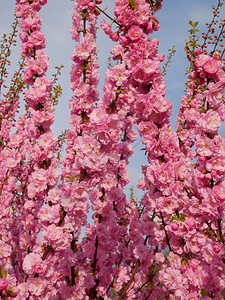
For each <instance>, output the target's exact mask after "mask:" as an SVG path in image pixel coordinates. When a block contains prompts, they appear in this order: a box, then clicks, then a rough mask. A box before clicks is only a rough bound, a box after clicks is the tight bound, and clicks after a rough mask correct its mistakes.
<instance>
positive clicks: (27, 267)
mask: <svg viewBox="0 0 225 300" xmlns="http://www.w3.org/2000/svg"><path fill="white" fill-rule="evenodd" d="M37 264H39V265H42V264H43V262H42V259H41V257H40V256H39V255H38V254H35V253H30V254H27V255H26V256H25V258H24V260H23V270H24V271H25V272H26V273H28V274H33V273H34V267H35V266H36V265H37Z"/></svg>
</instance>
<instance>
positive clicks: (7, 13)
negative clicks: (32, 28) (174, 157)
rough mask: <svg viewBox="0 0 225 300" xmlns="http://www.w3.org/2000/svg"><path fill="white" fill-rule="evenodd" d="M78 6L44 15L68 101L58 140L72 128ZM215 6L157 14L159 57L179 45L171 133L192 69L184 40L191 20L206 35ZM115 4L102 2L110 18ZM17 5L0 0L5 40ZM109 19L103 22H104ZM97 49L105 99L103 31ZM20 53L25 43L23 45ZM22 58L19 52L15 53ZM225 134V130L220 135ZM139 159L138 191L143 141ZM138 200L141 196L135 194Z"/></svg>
mask: <svg viewBox="0 0 225 300" xmlns="http://www.w3.org/2000/svg"><path fill="white" fill-rule="evenodd" d="M73 3H74V2H73V1H71V0H48V3H47V4H46V5H45V6H44V7H43V8H42V10H41V12H40V13H41V17H42V22H43V29H42V31H43V32H44V34H45V37H46V39H47V47H46V49H45V51H46V52H47V54H48V55H49V58H50V65H51V67H50V69H49V71H48V74H47V76H48V77H50V75H51V74H53V73H54V72H55V69H54V67H55V66H59V65H60V64H63V65H64V66H65V67H64V69H63V70H62V75H61V78H60V81H59V83H60V84H61V86H62V88H63V96H62V97H61V98H60V99H59V104H58V106H57V108H56V117H55V124H53V126H52V130H53V132H54V133H55V134H56V135H58V134H60V133H61V131H63V130H65V129H67V128H69V108H68V103H69V99H70V97H71V96H72V91H71V90H70V87H69V81H70V70H71V64H72V60H71V56H72V54H73V48H74V46H75V42H74V41H73V40H72V39H71V34H70V28H71V14H72V13H73ZM212 4H214V5H217V1H216V0H164V1H163V8H162V10H161V11H159V12H158V13H157V16H158V20H159V22H160V30H159V31H158V32H156V33H155V34H154V36H153V37H157V38H158V39H159V42H160V43H159V53H160V54H164V55H165V56H167V54H168V49H169V48H171V47H172V46H173V45H175V49H176V55H175V57H173V59H172V64H171V65H170V67H169V69H168V71H167V75H166V76H165V77H164V78H165V82H166V85H167V88H166V97H167V98H168V99H170V101H171V102H172V104H173V115H172V118H171V123H172V127H173V128H175V119H176V115H177V112H178V110H179V106H180V99H181V96H182V95H183V94H184V89H185V85H184V83H185V81H186V79H187V78H186V75H185V71H186V67H187V65H188V62H187V59H186V55H185V51H184V47H185V38H188V30H189V29H190V26H189V25H188V22H189V20H193V21H199V29H200V32H201V31H206V27H205V22H207V21H210V20H211V18H212ZM113 6H114V1H113V0H103V3H102V4H101V5H100V7H101V8H102V9H104V8H105V7H108V9H107V13H108V14H109V15H111V16H113ZM14 9H15V1H13V0H0V36H2V34H3V33H9V32H10V30H11V29H10V25H11V23H12V21H13V13H14ZM221 17H223V18H224V17H225V9H224V7H223V8H222V12H221ZM102 18H104V19H105V20H106V21H108V20H107V18H106V17H105V16H100V20H101V19H102ZM97 43H98V46H99V65H100V75H101V80H100V85H99V91H100V93H101V90H102V87H103V84H104V76H105V75H104V74H105V70H106V68H107V58H108V57H109V56H110V48H111V47H112V46H113V45H114V44H113V43H112V42H111V41H110V39H109V38H108V37H107V36H105V35H104V34H103V32H102V30H101V29H99V32H98V39H97ZM18 47H20V43H18ZM16 52H17V54H18V53H19V48H18V49H17V50H16ZM12 65H13V66H15V65H16V54H15V56H14V58H13V60H12ZM224 130H225V127H224V125H223V126H222V128H221V133H223V132H224ZM134 148H135V155H133V157H132V158H131V160H130V165H129V167H128V171H129V173H130V175H131V178H132V179H131V182H130V184H129V186H131V185H133V186H135V185H136V182H137V180H138V178H140V177H141V165H143V164H146V158H145V157H144V151H140V149H141V148H142V145H141V142H140V140H138V141H137V142H135V143H134ZM136 194H137V196H140V195H141V194H140V192H138V191H136Z"/></svg>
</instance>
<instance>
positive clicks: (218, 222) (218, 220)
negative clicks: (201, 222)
mask: <svg viewBox="0 0 225 300" xmlns="http://www.w3.org/2000/svg"><path fill="white" fill-rule="evenodd" d="M221 222H222V219H217V224H218V229H219V235H220V239H221V241H222V243H223V244H224V239H223V233H222V228H221Z"/></svg>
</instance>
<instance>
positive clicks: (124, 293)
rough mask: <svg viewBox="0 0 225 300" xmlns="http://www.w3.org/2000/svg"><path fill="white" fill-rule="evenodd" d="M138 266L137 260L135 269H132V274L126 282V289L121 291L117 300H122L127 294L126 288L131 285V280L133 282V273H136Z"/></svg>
mask: <svg viewBox="0 0 225 300" xmlns="http://www.w3.org/2000/svg"><path fill="white" fill-rule="evenodd" d="M139 265H140V259H138V261H137V262H136V265H135V267H134V269H133V272H132V274H131V277H130V280H129V281H128V283H127V285H126V287H125V288H124V290H123V291H122V294H121V295H120V297H119V299H118V300H122V299H123V297H124V296H125V295H126V292H127V290H128V288H129V286H130V285H131V283H132V282H133V280H134V276H135V273H136V271H137V268H138V266H139Z"/></svg>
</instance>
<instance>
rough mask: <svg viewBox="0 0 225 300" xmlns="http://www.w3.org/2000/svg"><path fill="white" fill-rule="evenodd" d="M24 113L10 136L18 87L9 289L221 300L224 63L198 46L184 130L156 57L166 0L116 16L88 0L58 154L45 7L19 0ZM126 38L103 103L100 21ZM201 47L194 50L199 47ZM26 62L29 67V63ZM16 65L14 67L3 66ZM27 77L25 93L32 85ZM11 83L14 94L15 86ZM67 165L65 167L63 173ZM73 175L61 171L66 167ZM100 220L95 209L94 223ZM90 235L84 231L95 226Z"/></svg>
mask: <svg viewBox="0 0 225 300" xmlns="http://www.w3.org/2000/svg"><path fill="white" fill-rule="evenodd" d="M16 2H17V5H16V15H17V17H18V18H20V29H21V30H20V39H21V41H22V46H21V52H22V54H23V56H24V66H25V67H24V68H25V69H24V83H26V85H27V90H26V92H25V94H24V100H25V109H26V113H24V114H22V115H20V116H19V117H18V120H17V121H15V130H14V131H13V132H10V130H11V127H12V124H13V120H14V117H15V112H16V109H17V108H18V99H19V96H18V95H17V94H16V95H15V100H14V101H11V102H10V99H11V98H10V97H12V96H11V94H10V93H8V94H5V95H4V99H3V101H1V103H0V104H1V105H0V113H1V116H2V117H1V120H0V125H1V126H0V133H1V140H0V148H1V152H0V194H1V205H2V207H3V209H2V210H1V211H0V220H1V221H0V297H1V298H3V299H5V298H15V299H18V300H22V299H34V300H35V299H46V300H47V299H51V300H54V299H55V300H56V299H75V300H77V299H93V300H94V299H99V300H103V299H105V300H107V299H116V300H122V299H125V298H127V299H181V300H182V299H196V300H197V299H200V298H201V299H222V297H223V296H222V295H223V293H224V286H225V276H224V274H225V267H224V261H225V248H224V244H225V236H224V229H223V227H224V221H223V218H224V214H225V206H224V201H225V196H224V195H225V181H224V176H225V167H224V165H225V164H224V162H225V140H224V138H223V137H222V136H221V135H219V133H218V131H219V127H220V126H221V124H222V122H223V121H224V119H225V108H224V97H223V94H224V88H225V75H224V63H223V61H222V59H221V57H220V53H219V52H216V51H214V52H212V53H211V54H210V55H208V54H207V52H206V51H203V50H202V49H200V48H198V49H196V50H195V51H193V53H191V55H190V53H189V55H188V57H189V60H190V63H191V72H190V74H189V78H188V81H187V90H186V94H185V95H184V96H183V97H182V104H181V108H180V111H179V114H178V118H177V128H176V130H173V129H172V127H171V125H170V121H169V118H170V116H171V113H172V105H171V102H170V101H169V100H168V99H167V98H166V92H165V88H166V86H165V82H164V80H163V77H162V73H161V68H160V63H161V62H162V61H163V60H164V55H160V54H159V53H158V44H159V41H158V39H157V38H153V39H152V38H150V37H149V34H151V33H153V31H157V30H158V29H159V22H158V21H157V19H156V15H155V12H157V11H158V10H159V9H160V8H161V2H162V0H155V1H148V0H116V1H115V18H114V19H113V18H111V17H110V16H108V15H107V13H105V11H103V10H102V9H101V8H100V7H99V6H98V5H99V4H101V3H102V0H76V1H75V2H74V9H75V12H74V13H73V15H72V29H71V33H72V38H73V39H74V40H75V41H76V42H77V44H76V45H75V47H74V50H73V55H72V60H73V65H72V68H71V73H70V75H71V77H70V87H71V89H72V91H73V96H72V98H71V99H70V101H69V108H70V112H71V115H70V125H71V127H70V129H69V130H68V131H67V133H66V142H67V148H66V154H65V158H64V159H63V160H60V159H59V155H58V153H57V152H58V151H59V149H58V146H59V142H60V141H59V140H57V138H56V137H55V136H54V134H53V133H52V132H51V129H50V126H51V124H52V123H53V121H54V104H55V103H54V99H51V96H52V94H51V91H52V85H53V82H52V80H50V79H48V78H47V77H46V75H45V74H46V71H47V69H48V67H49V62H48V55H47V54H46V53H45V52H44V51H43V49H44V48H45V45H46V40H45V37H44V34H43V32H42V31H41V28H42V22H41V17H40V14H39V11H40V9H41V8H42V6H43V5H44V4H46V2H47V0H17V1H16ZM100 13H104V14H105V15H106V16H107V17H109V19H111V21H112V23H111V24H108V23H107V22H106V21H105V20H103V21H102V23H101V28H102V29H103V30H104V32H105V34H106V35H108V36H109V38H110V39H111V40H112V41H115V42H117V44H116V45H115V46H114V47H113V48H112V49H111V54H112V57H113V60H115V61H116V63H115V65H114V66H112V67H110V68H109V69H108V70H107V71H106V79H105V84H104V88H103V94H102V98H101V99H99V92H98V89H97V85H98V82H99V73H98V67H99V66H98V61H97V44H96V24H97V19H98V16H99V14H100ZM188 51H189V50H188ZM22 69H23V64H21V70H22ZM4 72H5V71H4ZM19 82H20V84H21V85H20V88H19V89H22V88H23V87H24V83H22V81H19ZM10 91H11V92H12V90H10ZM135 124H137V125H138V134H139V135H140V137H141V138H142V142H143V144H144V147H145V148H144V150H145V153H146V155H147V160H148V164H147V165H146V166H142V172H143V179H141V180H139V182H138V188H140V189H142V190H143V191H144V196H143V197H142V199H141V200H140V201H139V202H138V201H137V200H136V199H135V197H134V195H133V193H132V194H131V197H130V200H127V197H126V194H125V193H124V187H125V185H126V184H127V183H128V182H129V180H130V176H129V174H128V172H127V165H128V163H129V158H130V156H131V155H132V153H133V151H134V149H133V147H132V142H134V141H135V140H136V138H137V132H136V131H135V129H134V125H135ZM59 165H61V166H62V169H61V170H60V168H59ZM60 172H61V174H60ZM89 215H91V217H92V221H90V220H89V219H88V218H89ZM84 230H85V234H84V233H83V231H84Z"/></svg>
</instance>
